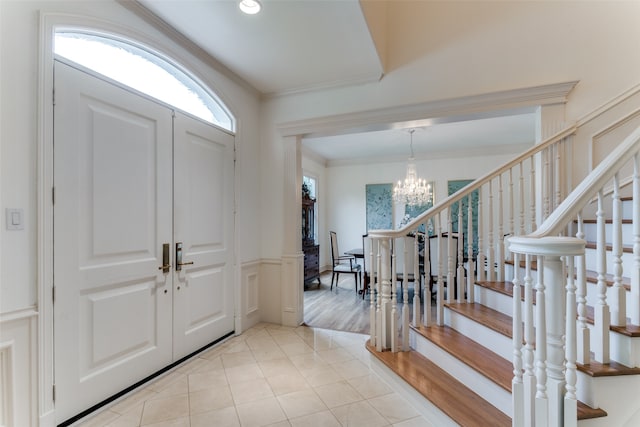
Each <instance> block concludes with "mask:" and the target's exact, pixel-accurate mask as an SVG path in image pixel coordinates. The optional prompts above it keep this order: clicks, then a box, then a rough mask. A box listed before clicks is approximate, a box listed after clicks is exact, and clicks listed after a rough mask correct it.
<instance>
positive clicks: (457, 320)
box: [444, 309, 513, 360]
mask: <svg viewBox="0 0 640 427" xmlns="http://www.w3.org/2000/svg"><path fill="white" fill-rule="evenodd" d="M444 323H445V324H446V325H448V326H450V327H451V328H453V329H455V330H456V331H458V332H460V333H461V334H462V335H465V336H466V337H468V338H470V339H472V340H474V341H475V342H477V343H479V344H482V345H483V346H485V347H487V348H489V349H491V351H493V352H494V353H496V354H498V355H499V356H500V357H502V358H504V359H507V360H511V359H510V358H511V357H512V356H513V343H512V340H511V338H509V337H506V336H504V335H502V334H500V333H498V332H496V331H494V330H492V329H489V328H487V327H486V326H484V325H481V324H480V323H477V322H475V321H473V320H471V319H469V318H468V317H466V316H463V315H461V314H458V313H456V312H454V311H452V310H448V309H447V310H445V312H444Z"/></svg>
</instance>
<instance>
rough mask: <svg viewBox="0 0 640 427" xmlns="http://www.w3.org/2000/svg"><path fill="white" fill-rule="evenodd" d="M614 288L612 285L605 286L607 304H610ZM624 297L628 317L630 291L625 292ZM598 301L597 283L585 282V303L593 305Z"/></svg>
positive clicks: (630, 303) (630, 301) (630, 302)
mask: <svg viewBox="0 0 640 427" xmlns="http://www.w3.org/2000/svg"><path fill="white" fill-rule="evenodd" d="M614 292H615V291H614V289H613V286H607V304H608V305H609V306H611V305H612V302H613V299H612V296H613V294H614ZM625 297H626V300H625V302H626V304H625V305H626V310H627V317H629V313H630V310H631V305H632V302H633V301H632V300H631V293H630V292H629V291H626V292H625ZM598 303H599V300H598V284H597V283H592V282H587V305H588V306H590V307H595V306H596V305H597V304H598ZM610 309H611V308H610Z"/></svg>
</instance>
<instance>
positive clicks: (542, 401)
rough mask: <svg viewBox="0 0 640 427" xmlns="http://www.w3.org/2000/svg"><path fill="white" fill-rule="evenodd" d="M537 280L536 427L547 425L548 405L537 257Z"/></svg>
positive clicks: (541, 265) (541, 271) (542, 296)
mask: <svg viewBox="0 0 640 427" xmlns="http://www.w3.org/2000/svg"><path fill="white" fill-rule="evenodd" d="M537 264H538V282H537V284H536V311H535V314H536V351H535V358H536V402H535V425H536V427H548V426H549V405H548V399H547V320H546V314H545V313H546V310H545V307H546V304H545V294H544V292H545V283H544V262H543V259H542V257H541V256H538V257H537Z"/></svg>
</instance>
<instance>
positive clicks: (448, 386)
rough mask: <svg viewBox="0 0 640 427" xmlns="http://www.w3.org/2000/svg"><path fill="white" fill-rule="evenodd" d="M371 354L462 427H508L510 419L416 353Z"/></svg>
mask: <svg viewBox="0 0 640 427" xmlns="http://www.w3.org/2000/svg"><path fill="white" fill-rule="evenodd" d="M367 349H368V350H369V352H371V354H373V355H374V356H375V357H376V358H378V359H379V360H380V361H381V362H382V363H384V364H385V365H386V366H387V367H388V368H389V369H391V370H392V371H393V372H395V373H396V374H397V375H398V376H400V378H402V379H403V380H405V381H406V382H407V383H409V384H410V385H411V386H412V387H413V388H414V389H416V390H417V391H418V392H419V393H420V394H422V395H423V396H424V397H425V398H426V399H428V400H429V401H431V402H432V403H433V404H434V405H436V406H437V407H438V408H440V410H441V411H442V412H444V413H445V414H446V415H447V416H449V417H450V418H451V419H453V420H454V421H455V422H456V423H458V424H460V425H461V426H488V425H491V426H505V427H507V426H511V418H509V417H508V416H507V415H505V414H504V413H503V412H501V411H500V410H498V409H497V408H496V407H494V406H493V405H491V404H490V403H488V402H487V401H486V400H484V399H483V398H482V397H481V396H479V395H478V394H476V393H474V392H473V391H471V390H470V389H469V388H467V387H466V386H465V385H463V384H462V383H461V382H459V381H458V380H456V379H455V378H454V377H452V376H451V375H449V374H447V373H446V372H445V371H444V370H443V369H441V368H440V367H439V366H438V365H436V364H435V363H433V362H431V361H430V360H429V359H427V358H426V357H424V356H422V355H421V354H420V353H418V352H416V351H413V350H411V351H405V352H397V353H392V352H390V351H384V352H378V351H376V349H375V347H372V346H371V345H370V343H369V342H367Z"/></svg>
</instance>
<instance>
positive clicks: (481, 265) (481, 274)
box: [478, 188, 487, 282]
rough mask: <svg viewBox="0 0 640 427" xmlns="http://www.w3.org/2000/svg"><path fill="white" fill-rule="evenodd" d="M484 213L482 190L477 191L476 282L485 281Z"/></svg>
mask: <svg viewBox="0 0 640 427" xmlns="http://www.w3.org/2000/svg"><path fill="white" fill-rule="evenodd" d="M484 249H485V248H484V212H483V203H482V189H481V188H480V189H478V281H479V282H484V281H485V280H486V270H485V268H486V262H487V260H486V258H485V255H484V254H485V251H484Z"/></svg>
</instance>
